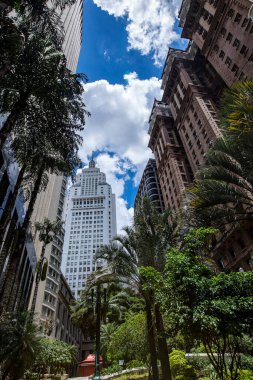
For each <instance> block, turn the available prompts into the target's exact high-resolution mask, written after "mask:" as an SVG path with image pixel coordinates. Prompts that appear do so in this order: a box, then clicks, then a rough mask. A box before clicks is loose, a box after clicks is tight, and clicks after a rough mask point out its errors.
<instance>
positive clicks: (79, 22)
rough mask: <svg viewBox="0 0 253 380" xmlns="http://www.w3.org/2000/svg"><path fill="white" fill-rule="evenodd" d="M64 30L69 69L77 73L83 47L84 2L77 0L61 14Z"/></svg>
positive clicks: (64, 45) (64, 49) (65, 51)
mask: <svg viewBox="0 0 253 380" xmlns="http://www.w3.org/2000/svg"><path fill="white" fill-rule="evenodd" d="M60 17H61V21H62V24H63V28H64V32H65V35H64V40H63V46H62V48H63V51H64V54H65V56H66V58H67V65H68V68H69V69H70V70H71V71H73V72H75V71H76V67H77V63H78V59H79V54H80V49H81V45H82V27H83V0H76V1H75V3H74V4H73V5H71V6H70V7H66V8H65V9H64V10H63V11H62V12H61V13H60Z"/></svg>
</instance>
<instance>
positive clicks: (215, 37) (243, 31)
mask: <svg viewBox="0 0 253 380" xmlns="http://www.w3.org/2000/svg"><path fill="white" fill-rule="evenodd" d="M252 4H253V3H252V1H251V0H239V1H238V0H184V1H183V2H182V6H181V10H180V12H179V19H180V25H181V26H182V28H183V31H182V37H184V38H188V39H190V40H192V41H194V43H195V44H196V46H197V47H198V49H199V50H200V51H201V54H202V55H203V56H204V57H205V59H206V60H207V61H208V62H209V63H210V64H211V66H212V67H213V68H214V70H216V72H217V73H218V74H219V76H220V77H221V78H222V79H223V80H224V82H225V83H226V85H227V86H229V87H230V86H231V85H232V84H233V83H235V82H237V81H241V80H245V79H247V78H252V77H253V46H252V40H253V20H252V19H251V17H250V15H249V13H250V9H251V8H252Z"/></svg>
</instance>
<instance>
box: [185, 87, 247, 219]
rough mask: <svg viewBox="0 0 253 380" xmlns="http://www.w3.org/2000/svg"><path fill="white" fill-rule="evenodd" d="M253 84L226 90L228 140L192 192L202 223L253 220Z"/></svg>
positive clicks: (224, 122)
mask: <svg viewBox="0 0 253 380" xmlns="http://www.w3.org/2000/svg"><path fill="white" fill-rule="evenodd" d="M252 99H253V82H252V81H246V82H241V83H240V82H239V83H237V84H235V85H233V86H232V87H231V88H230V89H228V90H226V91H225V93H224V95H223V98H222V104H221V113H222V119H221V123H220V126H221V128H223V133H224V138H222V139H219V140H217V141H216V143H215V144H214V146H213V148H212V149H210V151H209V152H208V154H207V157H206V163H205V166H204V167H203V168H202V169H201V170H200V172H199V173H198V174H197V176H196V180H195V182H194V186H193V187H192V189H190V193H191V195H192V197H193V200H192V205H193V208H194V215H195V218H196V220H197V221H198V222H199V223H202V225H203V223H204V225H207V224H209V225H215V226H218V227H224V226H226V225H230V226H231V227H235V226H238V225H241V224H242V223H244V222H248V221H250V222H251V221H252V217H253V176H252V174H253V170H252V159H253V149H252V138H253V100H252Z"/></svg>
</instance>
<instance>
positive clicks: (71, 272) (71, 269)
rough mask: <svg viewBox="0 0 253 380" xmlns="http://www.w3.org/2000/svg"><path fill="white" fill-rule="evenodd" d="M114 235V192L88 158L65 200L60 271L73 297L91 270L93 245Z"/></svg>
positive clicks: (76, 294) (92, 267) (95, 247)
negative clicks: (87, 162) (87, 164)
mask: <svg viewBox="0 0 253 380" xmlns="http://www.w3.org/2000/svg"><path fill="white" fill-rule="evenodd" d="M115 235H116V206H115V195H114V194H112V190H111V186H110V185H109V184H108V183H106V176H105V174H104V173H101V172H100V169H98V168H96V167H95V162H94V160H93V159H92V160H91V161H90V163H89V167H88V168H85V169H83V170H82V173H81V174H79V175H77V179H76V182H75V183H74V184H73V185H72V186H71V188H70V191H69V195H68V199H67V204H66V220H65V238H64V245H63V256H62V272H63V274H64V275H65V277H66V279H67V281H68V283H69V286H70V288H71V290H72V292H73V294H74V295H75V296H76V297H78V296H79V295H80V292H81V291H82V290H83V288H84V287H85V284H86V281H87V277H88V276H89V275H90V274H91V272H92V271H93V270H95V265H94V262H93V258H94V255H95V253H96V251H97V249H98V248H99V247H101V246H102V245H105V244H108V243H109V242H110V241H111V239H112V238H113V237H114V236H115Z"/></svg>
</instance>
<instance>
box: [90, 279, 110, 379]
mask: <svg viewBox="0 0 253 380" xmlns="http://www.w3.org/2000/svg"><path fill="white" fill-rule="evenodd" d="M106 287H107V284H103V285H102V288H103V289H104V301H105V299H106ZM100 329H101V284H98V285H97V297H96V356H95V358H96V359H95V374H94V376H93V380H100V379H101V378H100V368H99V364H100V363H99V362H100V348H101V347H100V346H101V344H100Z"/></svg>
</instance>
